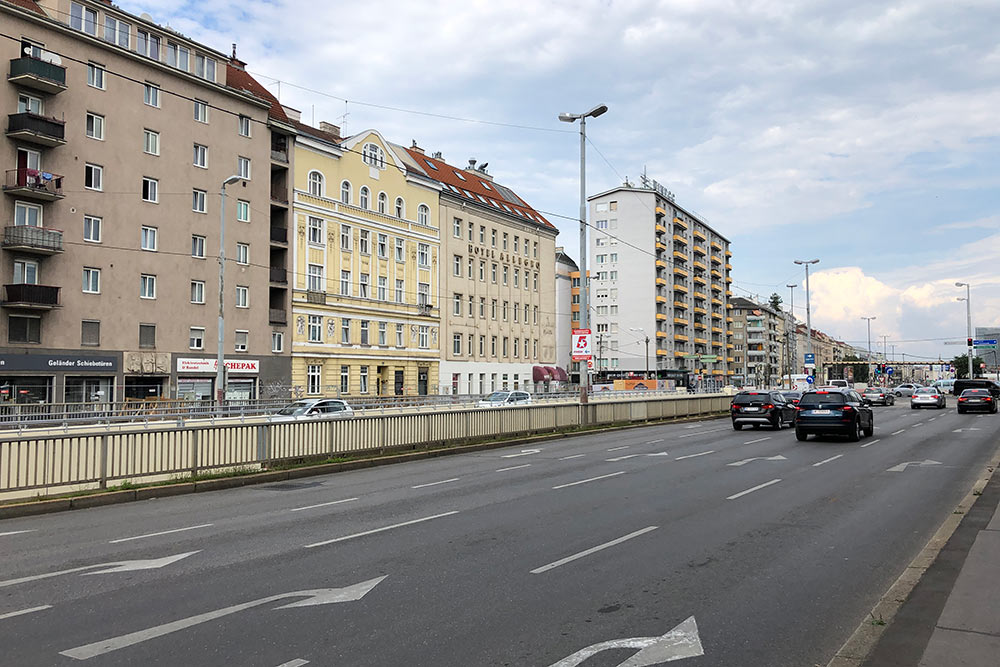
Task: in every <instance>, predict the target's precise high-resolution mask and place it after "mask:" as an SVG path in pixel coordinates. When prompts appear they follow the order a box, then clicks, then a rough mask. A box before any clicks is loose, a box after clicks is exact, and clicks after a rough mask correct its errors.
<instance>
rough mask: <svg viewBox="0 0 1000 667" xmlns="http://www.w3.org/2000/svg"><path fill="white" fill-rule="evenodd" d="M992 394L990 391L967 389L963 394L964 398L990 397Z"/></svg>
mask: <svg viewBox="0 0 1000 667" xmlns="http://www.w3.org/2000/svg"><path fill="white" fill-rule="evenodd" d="M989 395H990V392H989V390H988V389H966V390H965V391H963V392H962V396H989Z"/></svg>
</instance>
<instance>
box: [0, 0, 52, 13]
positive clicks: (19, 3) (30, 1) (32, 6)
mask: <svg viewBox="0 0 1000 667" xmlns="http://www.w3.org/2000/svg"><path fill="white" fill-rule="evenodd" d="M5 2H7V4H10V5H14V6H16V7H20V8H21V9H27V10H29V11H32V12H35V13H36V14H41V15H42V16H46V14H45V12H43V11H42V8H41V7H39V6H38V3H36V2H35V0H5Z"/></svg>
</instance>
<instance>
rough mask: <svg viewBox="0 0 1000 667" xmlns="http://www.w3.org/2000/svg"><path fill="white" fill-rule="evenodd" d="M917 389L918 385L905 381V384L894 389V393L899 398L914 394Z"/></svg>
mask: <svg viewBox="0 0 1000 667" xmlns="http://www.w3.org/2000/svg"><path fill="white" fill-rule="evenodd" d="M916 389H919V387H918V386H917V385H915V384H911V383H909V382H904V383H903V384H901V385H899V386H898V387H896V388H895V389H893V390H892V393H894V394H896V397H897V398H899V397H901V396H912V395H913V392H914V390H916Z"/></svg>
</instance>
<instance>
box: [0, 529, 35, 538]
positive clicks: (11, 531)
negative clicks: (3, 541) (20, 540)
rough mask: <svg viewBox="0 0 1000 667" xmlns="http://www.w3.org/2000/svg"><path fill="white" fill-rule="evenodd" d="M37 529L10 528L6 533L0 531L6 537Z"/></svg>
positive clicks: (1, 535) (0, 534)
mask: <svg viewBox="0 0 1000 667" xmlns="http://www.w3.org/2000/svg"><path fill="white" fill-rule="evenodd" d="M34 532H35V530H34V529H32V530H8V531H7V532H6V533H0V537H6V536H7V535H20V534H22V533H34Z"/></svg>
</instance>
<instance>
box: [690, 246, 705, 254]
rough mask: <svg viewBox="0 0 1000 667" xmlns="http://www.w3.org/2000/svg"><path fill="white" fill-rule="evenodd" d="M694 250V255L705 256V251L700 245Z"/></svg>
mask: <svg viewBox="0 0 1000 667" xmlns="http://www.w3.org/2000/svg"><path fill="white" fill-rule="evenodd" d="M692 250H694V254H696V255H704V254H705V249H704V248H702V247H701V246H700V245H696V246H694V247H693V248H692Z"/></svg>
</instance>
